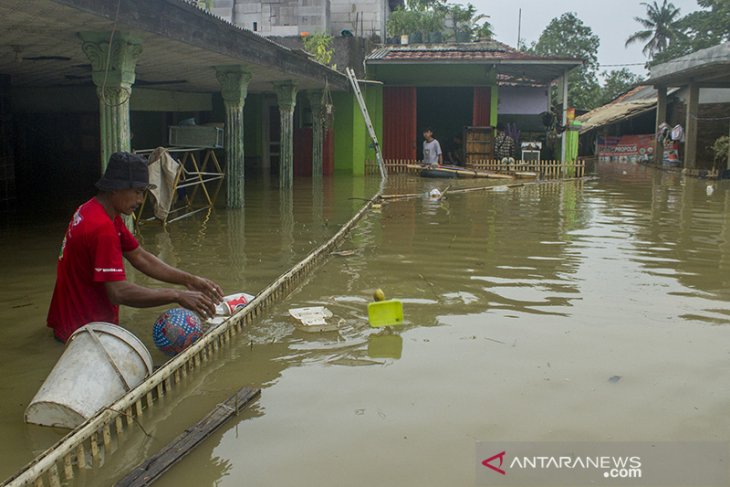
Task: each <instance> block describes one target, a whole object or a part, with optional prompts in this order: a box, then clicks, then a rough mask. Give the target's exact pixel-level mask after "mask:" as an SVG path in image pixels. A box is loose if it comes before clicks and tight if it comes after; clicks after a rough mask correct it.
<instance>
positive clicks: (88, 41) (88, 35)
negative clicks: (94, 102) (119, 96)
mask: <svg viewBox="0 0 730 487" xmlns="http://www.w3.org/2000/svg"><path fill="white" fill-rule="evenodd" d="M79 37H81V40H82V41H83V43H82V45H81V49H82V50H83V51H84V54H85V55H86V57H87V58H88V59H89V61H91V79H92V81H93V82H94V84H95V85H96V86H97V87H100V88H106V87H107V86H112V87H118V88H123V89H126V90H131V87H132V85H133V84H134V80H135V68H136V66H137V60H138V59H139V56H140V54H142V43H141V41H140V40H139V39H137V38H136V37H133V36H131V35H130V34H129V33H126V32H116V33H114V35H113V36H112V33H111V32H81V33H80V34H79ZM109 39H112V41H111V45H110V43H109Z"/></svg>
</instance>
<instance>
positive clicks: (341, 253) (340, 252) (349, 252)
mask: <svg viewBox="0 0 730 487" xmlns="http://www.w3.org/2000/svg"><path fill="white" fill-rule="evenodd" d="M330 255H336V256H337V257H349V256H351V255H355V251H354V250H337V251H335V252H330Z"/></svg>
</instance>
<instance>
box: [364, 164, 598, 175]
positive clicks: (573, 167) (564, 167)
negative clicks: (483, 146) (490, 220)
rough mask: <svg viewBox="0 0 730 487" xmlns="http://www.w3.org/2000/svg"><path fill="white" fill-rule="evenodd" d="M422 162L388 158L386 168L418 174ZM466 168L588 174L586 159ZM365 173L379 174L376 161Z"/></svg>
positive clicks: (546, 173)
mask: <svg viewBox="0 0 730 487" xmlns="http://www.w3.org/2000/svg"><path fill="white" fill-rule="evenodd" d="M420 164H421V162H420V161H417V160H412V159H386V160H385V168H386V169H387V171H388V174H418V172H419V171H420V170H421V167H420ZM466 169H472V170H476V171H484V172H492V173H497V174H515V173H518V172H534V173H535V174H536V175H537V177H539V178H540V179H563V178H582V177H584V176H585V175H586V161H585V159H578V160H575V161H566V162H562V161H553V160H545V161H522V160H515V161H514V162H512V163H504V162H502V161H500V160H496V159H493V160H483V161H476V162H474V163H472V164H468V165H467V166H466ZM365 174H370V175H374V174H378V165H377V163H376V162H375V161H365Z"/></svg>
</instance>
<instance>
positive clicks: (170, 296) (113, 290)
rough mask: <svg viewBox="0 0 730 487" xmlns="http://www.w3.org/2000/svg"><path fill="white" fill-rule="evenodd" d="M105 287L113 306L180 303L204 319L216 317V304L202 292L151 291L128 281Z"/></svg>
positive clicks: (147, 305)
mask: <svg viewBox="0 0 730 487" xmlns="http://www.w3.org/2000/svg"><path fill="white" fill-rule="evenodd" d="M104 285H105V287H106V293H107V295H108V296H109V300H110V301H111V302H112V303H113V304H123V305H125V306H132V307H134V308H152V307H154V306H162V305H165V304H170V303H178V304H180V306H182V307H184V308H187V309H189V310H192V311H194V312H196V313H198V314H199V315H200V316H202V317H210V316H215V303H214V302H213V300H212V299H211V298H210V297H208V296H206V295H205V294H204V293H202V292H200V291H185V290H177V289H150V288H146V287H142V286H139V285H137V284H133V283H131V282H128V281H107V282H105V283H104Z"/></svg>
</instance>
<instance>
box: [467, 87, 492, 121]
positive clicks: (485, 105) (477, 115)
mask: <svg viewBox="0 0 730 487" xmlns="http://www.w3.org/2000/svg"><path fill="white" fill-rule="evenodd" d="M491 114H492V88H491V87H490V86H475V87H474V106H473V111H472V118H471V124H472V126H474V127H489V126H490V125H491V123H490V120H489V119H490V118H491Z"/></svg>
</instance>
